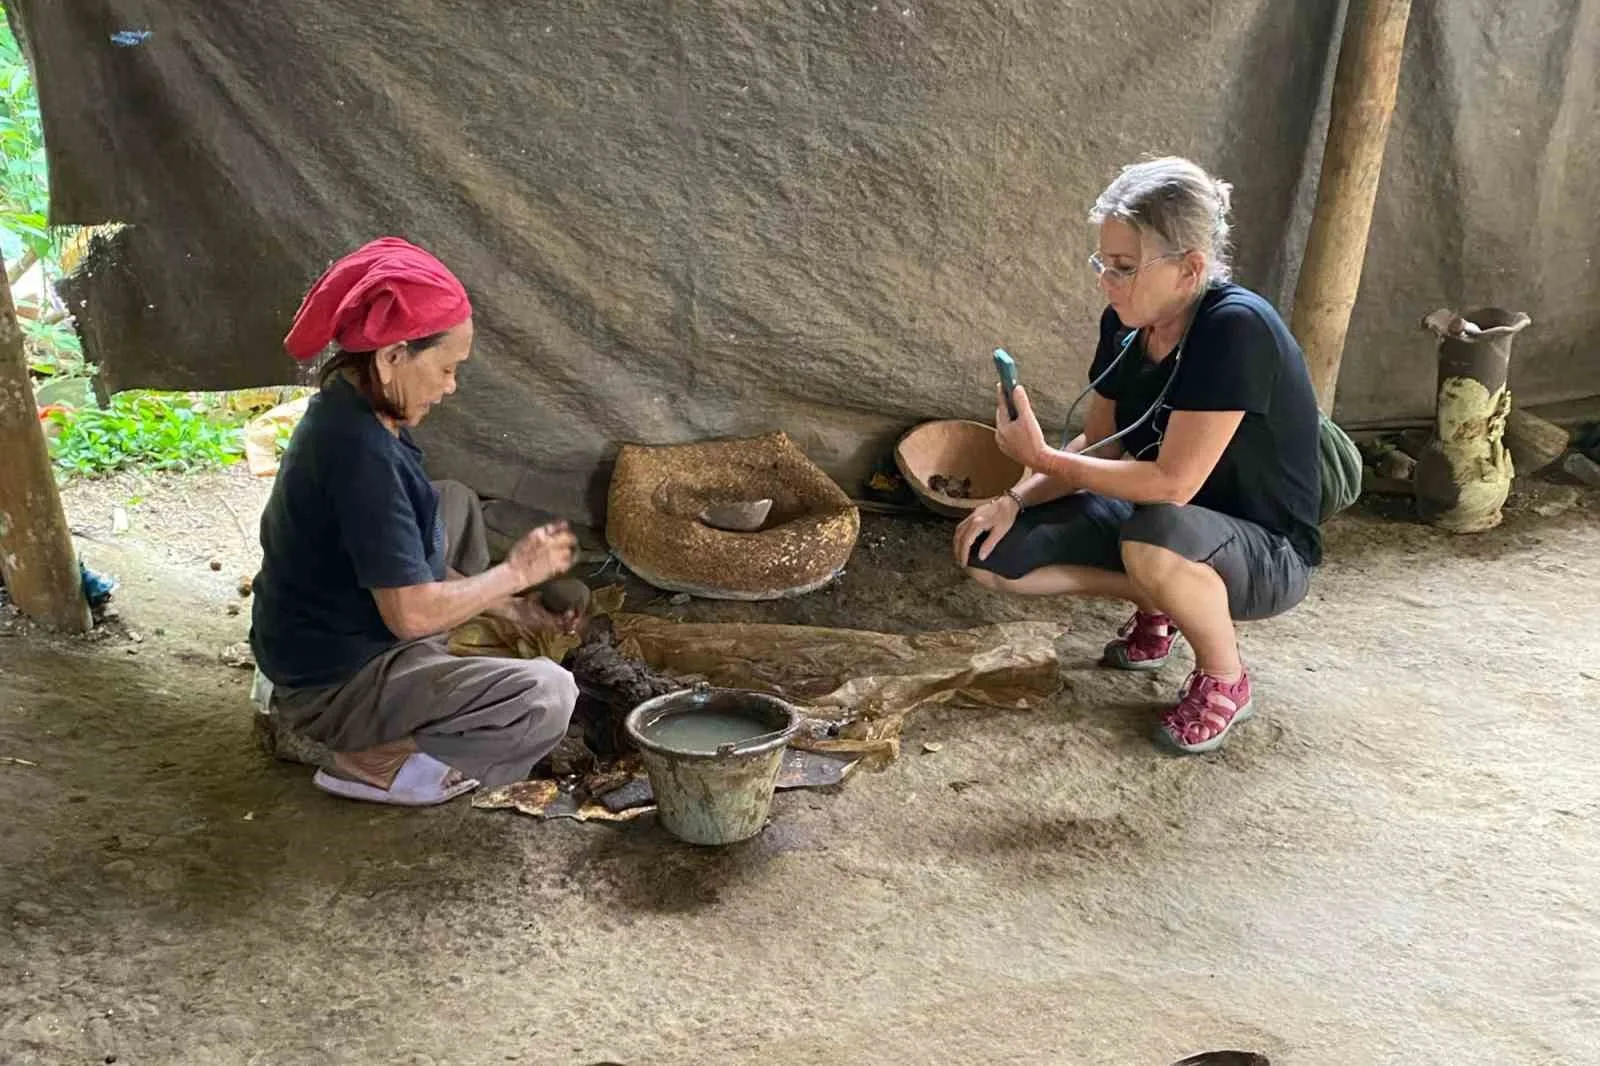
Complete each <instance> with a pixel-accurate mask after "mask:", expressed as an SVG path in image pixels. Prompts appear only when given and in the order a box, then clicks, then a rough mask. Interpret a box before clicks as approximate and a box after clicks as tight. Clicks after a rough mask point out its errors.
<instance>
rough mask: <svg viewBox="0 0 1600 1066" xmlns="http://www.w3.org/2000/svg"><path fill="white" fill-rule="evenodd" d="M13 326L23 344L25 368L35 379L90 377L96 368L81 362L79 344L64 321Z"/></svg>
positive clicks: (26, 321)
mask: <svg viewBox="0 0 1600 1066" xmlns="http://www.w3.org/2000/svg"><path fill="white" fill-rule="evenodd" d="M17 323H18V324H19V325H20V326H21V327H22V333H23V336H24V338H25V339H26V343H27V352H28V369H29V370H30V371H32V372H33V373H34V374H35V375H37V376H39V377H65V376H73V377H92V376H94V373H95V370H96V368H95V367H93V366H91V365H89V364H87V363H85V362H84V361H83V343H82V342H81V341H79V340H78V334H77V333H76V332H75V331H74V330H73V328H72V327H71V326H69V325H67V324H66V323H65V322H36V321H34V320H33V319H31V318H21V319H18V320H17Z"/></svg>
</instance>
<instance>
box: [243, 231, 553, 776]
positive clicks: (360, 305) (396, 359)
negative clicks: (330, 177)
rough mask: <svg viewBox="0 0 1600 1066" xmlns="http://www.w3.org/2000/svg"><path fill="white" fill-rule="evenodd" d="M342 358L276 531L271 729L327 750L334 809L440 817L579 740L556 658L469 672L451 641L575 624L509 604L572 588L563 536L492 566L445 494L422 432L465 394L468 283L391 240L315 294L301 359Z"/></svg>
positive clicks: (268, 604) (296, 444)
mask: <svg viewBox="0 0 1600 1066" xmlns="http://www.w3.org/2000/svg"><path fill="white" fill-rule="evenodd" d="M285 343H286V346H287V348H288V350H289V354H290V355H292V356H293V357H294V358H296V359H298V360H307V359H311V358H314V357H316V356H318V355H320V354H322V353H323V352H324V350H326V349H328V347H329V346H330V345H335V346H336V347H335V349H334V354H333V355H332V356H331V357H330V358H329V360H328V361H327V362H326V363H325V364H324V365H323V367H322V370H321V374H320V380H321V390H320V391H319V392H318V393H317V395H316V396H315V397H313V398H312V401H311V404H310V406H309V408H308V409H307V411H306V415H305V418H304V420H303V421H302V422H301V423H300V426H299V428H298V429H296V431H295V434H294V438H293V440H292V441H291V442H290V445H289V448H288V451H287V453H286V454H285V456H284V459H283V465H282V467H281V469H280V470H279V473H278V479H277V483H276V484H275V485H274V486H273V491H272V497H271V499H270V500H269V502H268V503H267V508H266V511H265V513H264V514H263V515H262V518H261V547H262V552H263V559H262V564H261V573H260V575H259V576H258V577H257V578H256V580H255V608H254V615H253V618H252V623H253V624H252V626H251V632H250V641H251V645H252V647H253V649H254V651H255V655H256V660H257V662H258V663H259V664H260V668H261V671H262V672H263V673H264V674H265V675H266V677H267V678H268V679H269V680H270V681H271V682H272V684H273V692H272V708H273V713H274V714H276V715H278V716H279V717H280V719H281V720H282V721H283V722H284V724H286V725H287V726H288V727H289V728H291V729H293V730H294V731H296V732H298V733H301V734H303V735H304V736H306V737H309V738H310V739H312V740H314V741H317V742H319V743H321V744H323V745H326V746H327V747H329V748H331V749H332V750H333V751H334V752H335V753H336V754H335V756H334V766H333V767H332V768H331V769H328V770H322V771H319V772H318V773H317V775H316V778H315V783H316V785H317V786H318V787H319V788H322V789H324V790H325V791H328V792H332V793H335V794H337V795H340V796H346V797H349V798H352V799H361V800H369V801H372V802H377V803H392V804H400V805H411V806H420V805H427V804H434V803H442V802H444V801H446V800H448V799H451V798H453V797H455V796H458V795H460V794H462V793H463V792H466V791H468V790H470V789H472V788H474V787H476V786H477V785H478V784H480V783H482V784H484V785H498V784H504V783H507V782H511V781H518V780H521V779H523V778H526V777H527V776H528V775H529V772H530V771H531V770H532V769H533V766H534V764H535V763H537V762H538V761H539V760H540V759H541V758H543V757H544V756H545V755H546V754H547V753H548V752H549V751H551V749H553V748H554V747H555V745H556V744H557V742H559V741H560V739H561V738H562V736H564V735H565V733H566V729H567V722H568V719H569V718H570V717H571V715H572V711H573V707H574V704H575V702H576V700H577V686H576V684H575V683H574V681H573V679H572V676H571V675H570V674H568V673H567V671H565V670H564V669H562V668H561V667H560V666H558V665H557V664H555V663H553V662H550V661H549V660H547V659H535V660H520V659H495V658H456V657H453V656H451V655H450V654H449V652H448V651H447V650H446V648H445V641H446V635H447V634H448V633H449V632H450V631H451V630H452V629H453V628H455V627H456V626H458V625H460V624H461V623H463V622H466V621H468V620H469V619H471V618H473V617H474V616H476V615H478V614H480V613H482V612H485V611H499V612H502V613H506V614H509V615H512V616H515V617H517V618H518V619H519V620H520V621H523V622H528V623H534V624H543V625H558V624H568V625H570V624H571V623H572V622H573V621H574V619H572V618H570V617H569V618H563V619H555V618H551V617H549V616H548V615H541V613H540V611H539V609H538V608H537V607H534V606H531V605H525V601H523V600H520V599H514V598H513V597H514V596H515V595H516V594H517V593H520V592H522V591H523V590H525V589H528V588H531V587H533V586H536V585H539V584H541V583H543V582H545V581H548V580H549V579H551V578H555V577H558V576H559V575H561V574H562V573H564V572H565V571H566V570H567V569H568V568H569V567H570V566H571V564H572V561H573V553H574V550H575V547H576V544H575V541H574V539H573V536H572V534H571V533H570V532H569V531H568V530H567V529H566V527H565V526H564V525H561V524H555V525H550V526H545V527H542V528H539V529H535V530H533V531H532V532H530V533H528V534H527V535H526V536H524V537H523V538H522V539H521V540H520V541H519V542H518V543H517V544H515V545H514V546H513V547H512V549H511V551H510V553H509V555H508V556H507V558H506V560H505V561H504V562H503V563H501V564H499V565H498V566H492V567H491V566H489V559H488V550H487V546H486V542H485V539H484V532H483V522H482V515H481V512H480V511H479V510H478V500H477V497H476V496H474V495H473V494H472V493H471V492H470V491H468V490H467V489H466V488H465V487H464V486H462V485H459V484H454V483H442V484H438V485H436V484H434V483H431V482H430V481H429V480H428V477H427V475H426V474H425V473H423V467H422V453H421V452H420V451H419V450H418V449H417V446H416V445H415V444H414V443H413V442H412V439H411V434H410V427H413V426H415V425H417V424H418V423H419V422H421V421H422V419H423V418H424V417H425V416H426V415H427V413H428V411H429V410H430V409H432V408H433V406H434V405H435V404H437V403H439V402H441V401H442V400H444V399H445V397H447V396H449V395H450V394H452V393H453V392H455V391H456V371H457V369H458V368H459V367H460V365H461V364H462V363H463V362H465V361H466V359H467V357H468V355H469V354H470V353H471V351H472V306H471V304H470V303H469V302H468V300H467V294H466V291H465V290H464V289H463V288H462V286H461V283H460V282H459V281H457V280H456V278H455V276H454V275H453V274H451V273H450V271H449V270H447V269H446V268H445V266H444V265H443V264H442V263H440V262H439V261H438V260H437V259H435V258H434V257H433V256H431V255H429V254H428V253H427V252H425V251H423V250H422V249H420V248H417V247H414V246H413V245H410V244H407V243H406V242H404V241H401V240H398V239H394V238H385V239H383V240H379V241H375V242H373V243H372V244H369V245H367V246H365V247H363V248H361V249H360V250H359V251H357V252H355V253H353V254H352V255H350V256H347V257H346V258H344V259H341V260H340V261H339V262H337V263H335V264H334V265H333V266H332V267H331V268H330V269H329V270H328V272H327V273H326V274H325V275H323V277H322V278H321V279H320V280H319V281H318V282H317V283H316V285H314V286H313V287H312V289H311V291H310V293H308V294H307V296H306V298H305V302H304V303H303V304H302V306H301V308H300V312H299V314H298V315H297V316H296V318H295V321H294V328H293V329H292V330H291V331H290V333H289V336H288V338H287V340H286V342H285Z"/></svg>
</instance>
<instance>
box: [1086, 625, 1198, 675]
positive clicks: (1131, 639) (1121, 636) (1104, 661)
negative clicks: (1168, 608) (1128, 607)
mask: <svg viewBox="0 0 1600 1066" xmlns="http://www.w3.org/2000/svg"><path fill="white" fill-rule="evenodd" d="M1178 636H1179V633H1178V627H1177V626H1176V625H1174V624H1173V623H1172V619H1171V618H1169V617H1168V616H1167V615H1164V614H1147V613H1145V612H1144V611H1134V612H1133V617H1132V618H1130V619H1128V621H1127V622H1126V623H1124V625H1123V627H1122V628H1121V629H1119V630H1117V639H1116V640H1113V641H1112V642H1111V643H1110V644H1107V645H1106V649H1105V652H1104V654H1102V655H1101V656H1100V665H1101V666H1109V667H1111V668H1112V669H1113V670H1140V671H1144V670H1159V669H1161V668H1162V667H1163V666H1165V665H1167V660H1168V659H1169V658H1171V657H1172V646H1173V645H1174V644H1175V643H1177V640H1178Z"/></svg>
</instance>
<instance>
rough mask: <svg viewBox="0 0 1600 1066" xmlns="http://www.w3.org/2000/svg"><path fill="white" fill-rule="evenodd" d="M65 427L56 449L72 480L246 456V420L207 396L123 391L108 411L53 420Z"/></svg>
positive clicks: (194, 465) (57, 459) (95, 410)
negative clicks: (225, 409) (238, 417)
mask: <svg viewBox="0 0 1600 1066" xmlns="http://www.w3.org/2000/svg"><path fill="white" fill-rule="evenodd" d="M50 418H51V420H52V421H53V422H54V423H55V424H56V425H57V426H59V427H60V432H59V433H58V434H57V435H56V437H55V440H54V442H53V443H52V445H51V451H52V453H53V454H54V457H55V462H56V466H57V467H58V468H59V469H60V470H61V471H62V472H63V473H65V474H67V475H68V476H71V475H87V476H93V475H96V474H109V473H111V472H113V471H116V470H126V469H139V470H172V471H185V470H195V469H198V468H200V467H206V466H227V465H229V464H231V463H234V462H237V461H238V460H239V459H240V458H241V457H242V456H243V455H244V433H243V426H242V424H241V422H240V421H239V420H238V419H237V418H236V417H232V416H230V415H228V414H227V413H226V412H225V411H222V410H220V409H218V408H217V407H216V406H214V405H212V404H211V403H210V401H209V399H208V398H207V397H205V396H198V395H191V394H183V393H176V394H174V393H156V392H139V391H135V392H119V393H118V394H117V395H115V396H113V397H112V398H111V402H110V404H109V406H107V407H106V408H104V409H100V408H94V407H86V408H83V409H81V410H77V411H58V412H55V413H53V414H51V416H50Z"/></svg>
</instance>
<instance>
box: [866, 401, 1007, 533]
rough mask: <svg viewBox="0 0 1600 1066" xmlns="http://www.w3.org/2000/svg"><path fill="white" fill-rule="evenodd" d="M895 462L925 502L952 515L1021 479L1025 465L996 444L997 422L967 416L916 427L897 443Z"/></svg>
mask: <svg viewBox="0 0 1600 1066" xmlns="http://www.w3.org/2000/svg"><path fill="white" fill-rule="evenodd" d="M894 461H895V465H896V466H897V467H899V469H900V474H901V476H902V477H904V478H905V479H906V482H907V483H908V484H909V485H910V486H911V489H912V491H913V492H915V493H916V494H917V498H918V499H919V500H921V501H922V503H923V505H924V506H926V507H927V508H928V509H929V510H931V511H933V512H935V513H936V514H942V515H947V516H949V517H952V518H964V517H966V515H967V512H969V511H971V510H972V509H973V508H974V507H976V506H978V504H980V503H982V502H983V501H984V500H992V499H994V498H995V497H996V496H998V495H1000V494H1001V493H1003V492H1005V491H1006V489H1009V488H1010V487H1011V486H1013V485H1015V484H1016V483H1017V482H1018V481H1020V480H1022V464H1020V463H1018V462H1016V461H1015V460H1013V459H1011V458H1009V457H1007V455H1006V454H1005V453H1004V452H1002V451H1001V450H1000V447H999V445H997V444H995V442H994V427H993V426H986V425H984V424H983V423H982V422H968V421H965V420H963V419H947V420H944V421H940V422H924V423H923V424H922V425H920V426H917V427H916V428H915V429H913V430H911V431H910V432H909V433H907V434H906V435H905V436H903V437H901V438H900V443H899V444H897V445H895V449H894ZM952 490H956V491H952Z"/></svg>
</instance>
